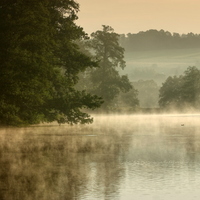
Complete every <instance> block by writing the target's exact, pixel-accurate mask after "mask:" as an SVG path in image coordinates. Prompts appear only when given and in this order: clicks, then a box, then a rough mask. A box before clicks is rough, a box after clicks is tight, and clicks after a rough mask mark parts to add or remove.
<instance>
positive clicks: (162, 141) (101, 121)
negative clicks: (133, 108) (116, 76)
mask: <svg viewBox="0 0 200 200" xmlns="http://www.w3.org/2000/svg"><path fill="white" fill-rule="evenodd" d="M199 188H200V115H198V114H196V115H189V114H187V115H180V114H177V115H176V114H174V115H107V116H104V115H94V123H93V124H91V125H75V126H69V125H61V126H58V125H54V124H51V125H40V126H32V127H26V128H1V129H0V200H36V199H37V200H47V199H48V200H71V199H72V200H155V199H156V200H169V199H170V200H179V199H180V200H197V199H200V190H199Z"/></svg>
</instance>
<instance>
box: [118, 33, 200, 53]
mask: <svg viewBox="0 0 200 200" xmlns="http://www.w3.org/2000/svg"><path fill="white" fill-rule="evenodd" d="M120 44H121V46H122V47H124V48H125V50H126V51H127V52H130V51H148V50H161V49H187V48H200V34H194V33H188V34H182V35H181V34H179V33H170V32H168V31H164V30H160V31H158V30H153V29H151V30H148V31H145V32H143V31H141V32H139V33H136V34H132V33H128V34H127V35H125V34H121V35H120Z"/></svg>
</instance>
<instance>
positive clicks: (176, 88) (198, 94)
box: [159, 67, 200, 109]
mask: <svg viewBox="0 0 200 200" xmlns="http://www.w3.org/2000/svg"><path fill="white" fill-rule="evenodd" d="M159 96H160V100H159V105H160V106H161V107H163V108H169V107H174V108H179V109H187V108H195V109H198V108H199V105H200V70H198V69H197V68H196V67H188V68H187V70H186V71H185V72H184V75H183V76H179V77H177V76H174V77H168V78H167V80H166V81H165V82H164V83H163V85H162V87H161V88H160V95H159Z"/></svg>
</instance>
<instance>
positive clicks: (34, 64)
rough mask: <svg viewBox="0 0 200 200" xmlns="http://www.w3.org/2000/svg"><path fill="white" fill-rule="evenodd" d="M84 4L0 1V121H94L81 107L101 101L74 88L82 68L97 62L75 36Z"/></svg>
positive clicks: (79, 33) (78, 35) (81, 34)
mask: <svg viewBox="0 0 200 200" xmlns="http://www.w3.org/2000/svg"><path fill="white" fill-rule="evenodd" d="M77 12H78V4H77V3H76V2H75V1H73V0H72V1H68V0H64V1H61V0H42V1H40V0H35V1H30V0H3V1H1V3H0V27H1V29H0V63H1V67H0V74H1V77H0V88H1V92H0V124H11V125H20V124H34V123H39V122H41V121H47V122H51V121H55V120H56V121H58V122H60V123H78V122H83V123H85V122H91V119H90V117H89V115H88V114H86V113H82V112H81V110H80V109H81V108H83V107H87V108H91V109H94V108H95V107H98V106H100V104H101V100H100V98H98V97H97V96H91V95H89V94H86V93H85V92H79V91H76V90H75V89H74V85H75V84H76V83H77V81H78V73H79V72H80V71H83V70H85V69H86V68H87V67H88V66H90V67H95V66H96V65H97V64H96V63H95V62H93V61H91V59H90V58H89V57H88V56H86V55H85V54H83V53H81V52H80V51H79V49H78V45H77V44H76V43H75V40H77V39H80V38H84V37H85V33H84V32H83V30H82V28H81V27H78V26H77V25H76V24H75V22H74V21H75V20H76V19H77V16H76V13H77Z"/></svg>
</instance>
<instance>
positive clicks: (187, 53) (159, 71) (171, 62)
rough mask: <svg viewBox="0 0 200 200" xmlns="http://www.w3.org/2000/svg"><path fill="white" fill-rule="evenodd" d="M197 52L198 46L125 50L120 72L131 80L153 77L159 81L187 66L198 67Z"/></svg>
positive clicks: (181, 71)
mask: <svg viewBox="0 0 200 200" xmlns="http://www.w3.org/2000/svg"><path fill="white" fill-rule="evenodd" d="M199 52H200V51H199V49H198V48H193V49H169V50H159V51H158V50H157V51H156V50H154V51H133V52H126V53H125V60H126V68H125V69H124V70H120V73H122V74H128V76H129V78H130V80H131V81H135V80H139V79H143V80H148V79H153V80H158V83H160V82H162V81H165V79H166V78H167V77H168V76H174V75H180V74H182V73H183V72H184V71H185V70H186V68H187V67H189V66H196V67H200V53H199Z"/></svg>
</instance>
